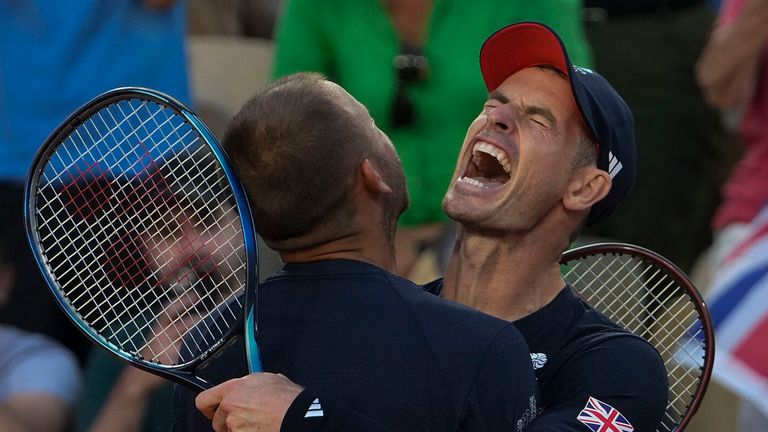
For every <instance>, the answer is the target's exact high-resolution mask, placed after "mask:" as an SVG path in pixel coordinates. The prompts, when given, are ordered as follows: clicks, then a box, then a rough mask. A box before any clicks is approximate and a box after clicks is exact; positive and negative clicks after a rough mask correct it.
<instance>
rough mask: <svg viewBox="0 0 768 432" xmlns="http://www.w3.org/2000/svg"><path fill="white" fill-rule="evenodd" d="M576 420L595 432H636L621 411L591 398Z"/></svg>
mask: <svg viewBox="0 0 768 432" xmlns="http://www.w3.org/2000/svg"><path fill="white" fill-rule="evenodd" d="M576 419H577V420H578V421H580V422H582V423H584V424H585V425H586V426H587V427H588V428H589V429H591V430H592V431H593V432H632V431H634V430H635V428H633V427H632V425H631V424H629V421H627V418H626V417H624V416H623V415H622V414H621V413H620V412H619V410H617V409H616V408H614V407H612V406H610V405H608V404H607V403H605V402H602V401H600V400H597V399H595V398H593V397H590V398H589V400H588V401H587V405H586V406H585V407H584V409H583V410H581V412H580V413H579V416H578V417H576Z"/></svg>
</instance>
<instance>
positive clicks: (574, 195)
mask: <svg viewBox="0 0 768 432" xmlns="http://www.w3.org/2000/svg"><path fill="white" fill-rule="evenodd" d="M610 190H611V176H610V175H608V173H607V172H605V171H603V170H601V169H598V168H596V167H583V168H580V169H577V170H576V171H574V173H573V175H572V176H571V181H570V183H568V188H567V189H566V192H565V196H564V197H563V205H564V206H565V208H566V209H568V210H572V211H585V210H589V209H590V208H591V207H592V206H593V205H594V204H595V203H597V202H598V201H600V200H601V199H603V198H605V196H606V195H608V192H610Z"/></svg>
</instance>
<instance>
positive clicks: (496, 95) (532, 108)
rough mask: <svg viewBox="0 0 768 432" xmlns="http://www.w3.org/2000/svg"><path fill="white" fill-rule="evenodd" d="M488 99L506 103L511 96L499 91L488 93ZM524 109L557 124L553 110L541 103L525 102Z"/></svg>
mask: <svg viewBox="0 0 768 432" xmlns="http://www.w3.org/2000/svg"><path fill="white" fill-rule="evenodd" d="M488 100H497V101H499V102H501V103H504V104H506V103H509V98H508V97H506V96H505V95H504V94H503V93H501V92H499V91H493V92H491V94H490V95H488ZM523 111H524V112H525V113H526V114H527V115H540V116H542V117H544V118H545V119H547V121H549V123H550V124H551V125H552V126H556V125H557V119H556V118H555V115H554V114H552V111H550V110H549V109H548V108H544V107H542V106H539V105H525V104H524V105H523Z"/></svg>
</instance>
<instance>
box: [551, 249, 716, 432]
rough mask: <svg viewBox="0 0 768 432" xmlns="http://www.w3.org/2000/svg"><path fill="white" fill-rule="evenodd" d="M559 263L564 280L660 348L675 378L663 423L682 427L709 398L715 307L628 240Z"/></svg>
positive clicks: (571, 254) (679, 273)
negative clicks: (709, 306)
mask: <svg viewBox="0 0 768 432" xmlns="http://www.w3.org/2000/svg"><path fill="white" fill-rule="evenodd" d="M560 262H561V264H562V265H563V266H564V267H563V274H564V278H565V280H566V282H567V283H568V284H570V285H571V286H572V287H573V288H574V289H575V290H576V291H577V292H578V293H579V294H581V296H582V297H583V298H584V299H585V300H586V301H587V302H588V303H589V304H591V305H592V306H594V307H595V308H596V309H597V310H599V311H600V312H602V313H603V314H605V315H606V316H608V317H609V318H610V319H611V320H613V321H614V322H616V323H617V324H620V325H621V326H623V327H624V328H625V329H627V330H629V331H631V332H632V333H635V334H637V335H639V336H642V337H643V338H645V339H646V340H647V341H649V342H650V343H651V344H652V345H653V346H654V347H656V350H657V351H658V352H659V354H661V357H662V358H663V360H664V363H665V366H666V369H667V376H668V378H669V400H668V402H667V411H666V414H665V416H664V418H663V420H662V423H661V425H660V426H659V428H658V429H657V430H658V431H673V430H674V431H681V430H683V429H684V428H685V426H686V425H687V424H688V422H689V421H690V420H691V418H692V417H693V415H694V414H695V413H696V410H697V409H698V407H699V404H700V403H701V400H702V398H703V397H704V393H705V392H706V389H707V385H708V383H709V377H710V375H711V373H712V365H713V362H714V357H715V341H714V330H713V327H712V322H711V320H710V317H709V312H708V311H707V308H706V305H705V304H704V301H703V300H702V298H701V295H700V294H699V293H698V291H697V290H696V288H695V287H694V286H693V284H692V283H691V281H690V280H689V279H688V277H687V276H686V275H685V273H683V272H682V271H681V270H680V269H678V268H677V267H676V266H675V265H674V264H672V263H671V262H669V261H668V260H667V259H666V258H664V257H662V256H661V255H659V254H657V253H655V252H652V251H650V250H648V249H644V248H641V247H638V246H634V245H629V244H622V243H601V244H593V245H588V246H583V247H579V248H576V249H572V250H569V251H567V252H566V253H564V254H563V257H562V260H561V261H560Z"/></svg>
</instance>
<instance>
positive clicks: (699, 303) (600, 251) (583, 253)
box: [560, 242, 715, 431]
mask: <svg viewBox="0 0 768 432" xmlns="http://www.w3.org/2000/svg"><path fill="white" fill-rule="evenodd" d="M598 255H630V256H633V257H639V258H641V259H642V260H644V261H647V262H653V263H656V264H658V265H659V266H661V267H662V268H664V269H665V270H667V271H668V272H669V274H670V275H671V276H672V277H673V278H674V279H675V280H676V281H677V282H678V283H679V284H680V286H682V287H683V289H684V290H685V291H686V293H687V294H688V296H689V297H690V299H691V303H692V304H693V307H694V308H695V309H696V312H697V313H698V315H699V318H700V320H701V325H702V329H703V331H704V334H705V337H706V341H707V344H706V349H705V350H704V358H703V366H702V369H701V377H700V379H699V383H698V386H697V388H696V393H695V394H694V396H693V398H692V400H691V404H690V405H689V406H688V409H687V410H686V413H685V415H684V416H683V417H682V418H681V419H680V423H679V424H678V425H677V427H676V428H675V430H677V431H682V430H684V429H685V427H686V426H687V425H688V423H689V422H690V421H691V419H692V418H693V416H694V415H695V414H696V412H697V411H698V409H699V405H701V401H702V400H703V399H704V395H705V394H706V392H707V387H708V386H709V380H710V377H711V376H712V368H713V366H714V363H715V331H714V326H713V325H712V319H711V318H710V314H709V309H708V308H707V305H706V303H705V302H704V299H703V298H702V297H701V294H700V293H699V291H698V290H697V289H696V286H695V285H694V284H693V282H691V280H690V279H689V278H688V276H687V275H686V274H685V272H683V271H682V270H680V268H679V267H677V266H676V265H675V264H674V263H673V262H671V261H669V260H668V259H666V258H664V257H663V256H662V255H660V254H658V253H656V252H654V251H652V250H650V249H646V248H644V247H641V246H637V245H633V244H629V243H611V242H606V243H594V244H589V245H585V246H580V247H576V248H573V249H570V250H567V251H565V252H564V253H563V256H562V258H561V259H560V264H562V265H565V266H567V265H568V263H569V262H572V261H574V260H578V259H581V258H585V257H595V256H598ZM576 292H578V290H576ZM597 310H598V311H599V310H600V309H597Z"/></svg>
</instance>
